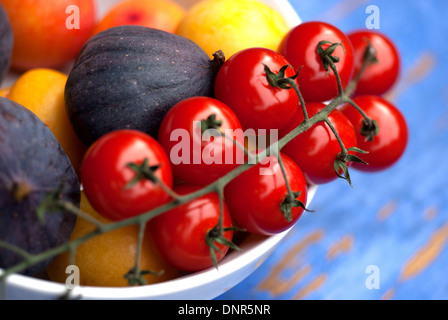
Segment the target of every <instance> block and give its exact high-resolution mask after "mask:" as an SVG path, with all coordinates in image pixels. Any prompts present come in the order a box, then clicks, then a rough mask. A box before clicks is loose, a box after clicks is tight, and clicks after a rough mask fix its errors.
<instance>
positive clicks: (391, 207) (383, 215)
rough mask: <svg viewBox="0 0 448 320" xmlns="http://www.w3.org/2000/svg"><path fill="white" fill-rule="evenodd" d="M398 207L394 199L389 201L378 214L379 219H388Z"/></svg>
mask: <svg viewBox="0 0 448 320" xmlns="http://www.w3.org/2000/svg"><path fill="white" fill-rule="evenodd" d="M396 209H397V203H396V202H395V201H394V200H392V201H389V202H388V203H386V204H385V205H384V206H383V207H382V208H381V209H380V210H379V211H378V213H377V214H376V218H377V220H379V221H384V220H386V219H387V218H389V217H390V216H391V215H392V213H394V212H395V210H396Z"/></svg>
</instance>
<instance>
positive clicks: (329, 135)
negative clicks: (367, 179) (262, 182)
mask: <svg viewBox="0 0 448 320" xmlns="http://www.w3.org/2000/svg"><path fill="white" fill-rule="evenodd" d="M323 108H325V104H323V103H320V102H309V103H307V104H306V109H307V112H308V115H309V117H310V118H311V117H313V116H314V115H315V114H316V113H317V112H319V111H320V110H322V109H323ZM303 120H304V117H303V113H302V112H298V113H297V114H296V116H295V117H294V118H293V119H292V120H291V121H290V123H289V124H288V127H286V128H285V129H284V130H281V131H280V132H279V138H280V139H281V138H282V137H284V136H285V135H286V134H287V133H288V132H290V131H291V130H293V129H294V128H296V127H297V126H298V125H299V124H300V123H301V122H302V121H303ZM329 120H330V121H331V123H332V124H333V126H334V128H335V129H336V131H337V132H338V133H339V135H340V137H341V139H342V142H343V143H344V146H345V148H346V149H348V148H352V147H356V146H357V140H356V134H355V130H354V128H353V125H352V124H351V122H350V121H349V120H348V119H347V117H346V116H345V115H344V114H343V113H342V112H340V111H338V110H337V109H336V110H333V111H332V112H331V113H330V115H329ZM282 152H284V153H285V154H286V155H288V156H289V157H291V158H292V159H293V160H294V161H295V162H296V163H297V164H298V165H299V167H300V168H301V169H302V171H303V174H304V175H305V177H306V179H307V181H308V182H309V183H313V184H318V185H319V184H326V183H329V182H332V181H334V180H336V179H337V178H338V176H337V175H336V173H335V170H334V162H335V160H336V157H337V156H338V154H339V153H340V152H341V147H340V145H339V143H338V141H337V139H336V136H335V135H334V134H333V132H332V131H331V129H330V127H329V126H328V125H327V124H326V123H324V122H318V123H316V124H315V125H314V126H312V127H311V128H310V129H308V130H307V131H305V132H303V133H301V134H300V135H298V136H297V137H296V138H294V139H293V140H291V141H290V142H289V143H288V144H287V145H286V146H285V147H284V148H283V149H282ZM348 165H349V166H350V165H351V163H350V162H349V163H348Z"/></svg>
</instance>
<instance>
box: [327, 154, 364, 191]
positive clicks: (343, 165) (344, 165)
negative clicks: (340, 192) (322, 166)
mask: <svg viewBox="0 0 448 320" xmlns="http://www.w3.org/2000/svg"><path fill="white" fill-rule="evenodd" d="M347 151H352V152H358V153H364V154H366V153H368V152H367V151H364V150H361V149H359V148H356V147H352V148H349V149H347ZM349 162H356V163H361V164H365V165H368V163H367V162H365V161H364V160H362V159H361V158H359V157H358V156H355V155H354V154H349V153H348V152H341V153H339V154H338V156H337V157H336V160H335V161H334V171H335V173H336V175H337V176H338V177H339V178H342V179H344V180H346V181H347V182H348V183H349V184H350V186H351V187H353V185H352V181H351V178H350V173H349V170H348V163H349ZM340 171H342V172H343V174H342V175H341V174H340V173H339V172H340Z"/></svg>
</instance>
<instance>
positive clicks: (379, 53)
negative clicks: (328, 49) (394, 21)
mask: <svg viewBox="0 0 448 320" xmlns="http://www.w3.org/2000/svg"><path fill="white" fill-rule="evenodd" d="M347 35H348V38H349V39H350V42H351V44H352V46H353V50H354V51H353V52H354V73H353V75H356V74H358V72H359V71H360V70H361V67H362V64H363V61H364V53H365V51H366V48H367V45H368V44H369V43H370V44H371V45H372V47H373V48H374V51H375V52H376V58H377V60H378V62H377V63H374V64H370V65H369V66H368V67H367V68H366V69H365V71H364V72H363V73H362V76H361V78H360V79H359V81H358V83H357V86H356V91H355V95H366V94H373V95H382V94H384V93H386V92H387V91H388V90H390V89H391V88H392V87H393V85H394V84H395V83H396V81H397V79H398V76H399V73H400V64H401V62H400V56H399V54H398V49H397V47H396V46H395V44H394V43H393V42H392V40H391V39H389V38H388V37H387V36H386V35H384V34H382V33H380V32H378V31H374V30H359V31H353V32H351V33H348V34H347Z"/></svg>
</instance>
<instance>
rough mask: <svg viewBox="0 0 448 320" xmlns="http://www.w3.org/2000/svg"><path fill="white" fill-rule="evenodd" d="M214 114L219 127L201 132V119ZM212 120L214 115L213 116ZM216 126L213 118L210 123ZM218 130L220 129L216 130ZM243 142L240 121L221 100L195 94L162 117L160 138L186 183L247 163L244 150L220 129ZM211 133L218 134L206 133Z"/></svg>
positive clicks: (213, 177)
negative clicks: (223, 134)
mask: <svg viewBox="0 0 448 320" xmlns="http://www.w3.org/2000/svg"><path fill="white" fill-rule="evenodd" d="M212 115H214V116H215V120H216V121H220V125H219V126H218V127H217V129H215V130H214V129H211V130H210V131H209V130H206V131H205V134H204V135H203V134H202V130H201V121H202V120H207V119H208V118H209V117H210V116H212ZM210 121H212V119H210ZM210 127H211V128H213V121H212V122H211V123H210ZM216 130H218V131H219V132H218V131H216ZM238 130H239V131H240V134H237V135H236V136H235V137H234V138H235V140H236V141H237V142H238V143H240V144H241V145H242V146H244V136H243V134H242V133H243V131H242V128H241V124H240V122H239V120H238V119H237V117H236V115H235V114H234V113H233V111H232V110H231V109H230V108H228V107H227V106H226V105H225V104H224V103H222V102H221V101H219V100H216V99H213V98H208V97H193V98H189V99H186V100H183V101H181V102H179V103H178V104H177V105H175V106H174V107H173V108H172V109H170V111H169V112H168V113H167V114H166V116H165V118H164V119H163V121H162V123H161V125H160V129H159V135H158V137H159V138H158V139H159V142H160V144H161V145H162V147H163V148H164V150H165V151H166V153H167V154H168V155H169V157H170V160H171V164H172V168H173V172H174V175H175V176H176V177H177V178H179V179H180V180H182V181H183V182H186V183H191V184H198V185H205V184H209V183H211V182H213V181H215V180H216V179H218V178H220V177H222V176H223V175H225V174H226V173H228V172H230V171H231V170H233V169H234V168H236V167H237V166H238V165H240V164H243V163H244V152H243V151H242V150H241V149H239V148H238V147H237V146H236V144H235V143H233V142H232V141H231V140H229V139H227V138H225V137H224V136H222V135H219V134H220V132H223V133H226V132H227V135H228V136H229V137H230V136H232V137H233V134H234V131H238ZM207 132H208V133H215V134H216V135H215V136H210V138H208V137H207Z"/></svg>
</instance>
